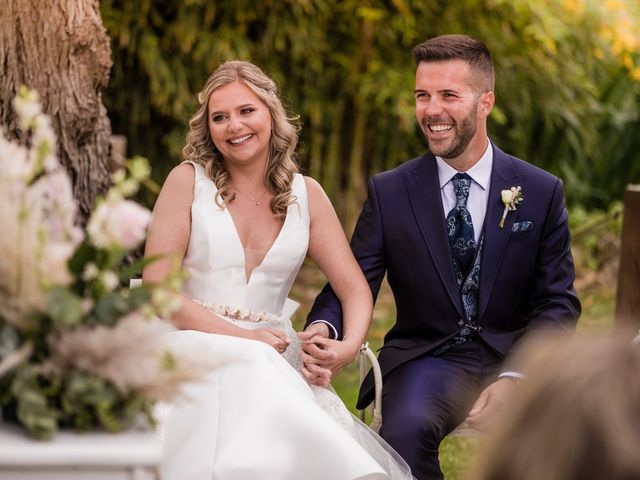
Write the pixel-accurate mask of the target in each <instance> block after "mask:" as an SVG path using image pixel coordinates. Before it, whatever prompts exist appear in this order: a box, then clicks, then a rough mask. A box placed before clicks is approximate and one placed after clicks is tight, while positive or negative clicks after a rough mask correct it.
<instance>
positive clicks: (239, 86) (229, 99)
mask: <svg viewBox="0 0 640 480" xmlns="http://www.w3.org/2000/svg"><path fill="white" fill-rule="evenodd" d="M208 110H209V118H208V125H209V133H210V135H211V139H212V140H213V143H214V144H215V146H216V148H217V149H218V150H219V151H220V153H221V154H222V157H223V158H224V160H225V162H227V163H231V164H247V163H252V162H260V163H262V162H266V161H267V153H268V152H269V139H270V137H271V116H270V113H269V109H268V108H267V106H266V105H265V104H264V103H263V102H262V101H261V100H260V99H259V98H258V96H257V95H256V94H255V93H254V92H253V91H252V90H251V89H250V88H249V87H248V86H247V85H245V84H244V83H241V82H233V83H229V84H227V85H224V86H222V87H220V88H218V89H217V90H215V91H214V92H213V93H212V94H211V96H210V97H209V104H208Z"/></svg>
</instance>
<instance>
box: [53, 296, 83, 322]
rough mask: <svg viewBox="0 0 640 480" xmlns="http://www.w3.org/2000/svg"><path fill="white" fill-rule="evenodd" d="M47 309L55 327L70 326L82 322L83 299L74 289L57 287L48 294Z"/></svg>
mask: <svg viewBox="0 0 640 480" xmlns="http://www.w3.org/2000/svg"><path fill="white" fill-rule="evenodd" d="M47 310H48V312H49V315H50V317H51V319H52V320H53V324H54V327H56V328H68V327H71V326H74V325H77V324H79V323H80V322H81V320H82V317H83V316H84V312H83V309H82V300H81V298H80V297H78V296H77V295H76V294H74V293H73V292H72V291H70V290H68V289H66V288H62V287H56V288H52V289H51V290H50V291H49V293H48V295H47Z"/></svg>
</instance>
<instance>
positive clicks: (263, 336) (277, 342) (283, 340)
mask: <svg viewBox="0 0 640 480" xmlns="http://www.w3.org/2000/svg"><path fill="white" fill-rule="evenodd" d="M249 332H251V333H250V335H249V338H251V339H252V340H258V341H259V342H264V343H266V344H267V345H271V346H272V347H273V348H275V349H276V350H277V351H278V352H279V353H283V352H284V351H285V350H286V349H287V347H288V346H289V344H290V343H291V340H290V339H289V337H287V335H286V333H284V332H283V331H280V330H277V329H275V328H256V329H254V330H249Z"/></svg>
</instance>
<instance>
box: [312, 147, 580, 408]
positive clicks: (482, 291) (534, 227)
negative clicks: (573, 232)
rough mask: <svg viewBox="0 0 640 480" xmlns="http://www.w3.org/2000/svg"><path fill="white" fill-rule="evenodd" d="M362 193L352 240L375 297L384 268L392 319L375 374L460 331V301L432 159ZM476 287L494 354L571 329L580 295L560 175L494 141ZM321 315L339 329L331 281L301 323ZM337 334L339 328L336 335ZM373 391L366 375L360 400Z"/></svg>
mask: <svg viewBox="0 0 640 480" xmlns="http://www.w3.org/2000/svg"><path fill="white" fill-rule="evenodd" d="M515 186H520V187H522V193H523V195H524V200H523V201H522V203H520V204H519V205H518V206H517V209H516V210H515V211H510V212H509V213H508V215H507V218H506V220H505V222H504V227H503V228H500V227H499V223H500V218H501V216H502V213H503V210H504V204H503V203H502V199H501V191H502V190H506V189H509V188H511V187H515ZM368 187H369V196H368V198H367V200H366V202H365V203H364V206H363V209H362V212H361V214H360V217H359V219H358V222H357V224H356V228H355V230H354V233H353V237H352V241H351V246H352V249H353V252H354V254H355V256H356V259H357V260H358V262H359V264H360V267H361V268H362V271H363V272H364V274H365V277H366V279H367V281H368V282H369V285H370V287H371V290H372V292H373V295H374V298H375V297H376V296H377V294H378V291H379V289H380V285H381V283H382V280H383V278H384V275H385V273H386V274H387V276H388V281H389V285H390V286H391V289H392V291H393V295H394V298H395V302H396V308H397V317H396V323H395V324H394V325H393V327H392V328H391V329H390V330H389V332H388V333H387V335H386V336H385V339H384V344H383V347H382V349H381V352H380V355H379V361H380V366H381V369H382V373H383V376H386V375H388V374H389V373H390V372H392V371H393V369H394V368H396V367H397V366H399V365H401V364H403V363H404V362H407V361H409V360H411V359H413V358H415V357H418V356H420V355H422V354H424V353H426V352H428V351H429V350H431V349H433V348H434V347H436V346H438V345H440V344H442V343H444V342H445V341H447V340H448V339H449V338H451V337H452V336H453V335H455V334H456V332H457V331H458V329H459V321H460V320H462V319H463V318H464V308H463V305H462V299H461V296H460V292H459V290H458V286H457V283H456V277H455V273H454V269H453V261H452V255H451V249H450V246H449V241H448V238H447V232H446V228H445V220H444V219H445V212H444V211H443V208H442V199H441V194H440V186H439V180H438V168H437V164H436V160H435V157H434V156H433V155H432V154H430V153H428V154H426V155H424V156H423V157H420V158H415V159H413V160H410V161H408V162H406V163H404V164H402V165H400V166H399V167H396V168H395V169H393V170H390V171H387V172H383V173H380V174H377V175H375V176H374V177H372V178H371V179H370V180H369V186H368ZM484 235H485V239H484V251H483V256H482V259H481V261H482V263H481V271H480V282H479V292H478V316H477V323H478V326H479V327H480V331H479V335H480V337H481V338H482V339H483V340H484V341H485V342H486V343H488V344H489V345H490V346H491V347H492V348H493V349H495V350H496V351H497V352H498V353H499V354H500V355H501V356H503V357H504V356H506V355H507V354H508V353H509V351H510V350H511V349H512V347H513V346H514V344H515V343H516V341H517V340H518V339H519V338H520V337H522V335H523V334H524V333H526V332H528V331H531V330H535V329H545V330H546V329H553V330H560V331H568V330H572V329H574V328H575V323H576V321H577V318H578V316H579V314H580V303H579V301H578V298H577V296H576V292H575V290H574V288H573V280H574V276H575V275H574V267H573V258H572V256H571V250H570V247H571V239H570V233H569V226H568V214H567V210H566V208H565V205H564V195H563V187H562V181H561V180H560V179H558V178H557V177H554V176H553V175H551V174H550V173H548V172H545V171H544V170H541V169H539V168H537V167H535V166H533V165H531V164H529V163H526V162H524V161H522V160H519V159H517V158H515V157H512V156H510V155H507V154H505V153H504V152H502V151H501V150H500V149H498V148H497V147H496V146H495V145H494V146H493V167H492V172H491V183H490V190H489V200H488V205H487V212H486V216H485V221H484ZM318 319H323V320H326V321H328V322H330V323H331V324H332V325H333V326H334V327H336V329H337V330H338V332H341V331H342V310H341V307H340V302H339V300H338V298H337V297H336V295H335V294H334V293H333V291H332V290H331V287H330V286H329V285H327V286H325V288H324V289H323V290H322V292H321V293H320V295H319V296H318V298H317V299H316V301H315V303H314V305H313V308H312V309H311V312H310V313H309V316H308V320H307V323H309V322H311V321H314V320H318ZM340 334H341V333H340ZM372 399H373V379H372V375H371V373H370V374H369V375H368V377H367V378H366V379H365V381H364V382H363V384H362V387H361V390H360V397H359V400H358V408H363V407H364V406H366V405H367V404H369V403H370V402H371V400H372Z"/></svg>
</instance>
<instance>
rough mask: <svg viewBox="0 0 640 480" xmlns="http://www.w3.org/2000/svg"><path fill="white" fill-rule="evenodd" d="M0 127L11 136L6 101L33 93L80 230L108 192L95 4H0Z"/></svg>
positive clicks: (24, 0) (105, 57)
mask: <svg viewBox="0 0 640 480" xmlns="http://www.w3.org/2000/svg"><path fill="white" fill-rule="evenodd" d="M1 3H2V8H0V65H1V66H2V72H1V73H0V125H2V126H3V127H4V128H5V130H6V131H7V133H9V135H13V136H16V135H17V133H16V118H15V114H14V112H13V108H12V106H11V100H12V99H13V97H14V96H15V95H16V93H17V92H18V90H19V88H20V86H21V85H23V84H24V85H26V86H28V87H29V88H32V89H35V90H37V91H38V93H39V95H40V101H41V102H42V105H43V110H44V112H45V113H47V114H48V115H49V116H50V117H51V121H52V125H53V128H54V130H55V132H56V134H57V136H58V146H57V147H58V157H59V158H60V162H61V163H62V164H63V165H64V166H65V168H66V169H67V171H68V172H69V174H70V176H71V179H72V181H73V186H74V195H75V198H76V199H77V201H78V204H79V207H80V218H79V219H78V221H79V223H80V224H84V223H85V221H86V219H87V216H88V214H89V212H90V210H91V207H92V205H93V201H94V199H95V197H96V195H98V194H101V193H104V191H105V190H106V188H107V186H108V185H109V181H110V180H109V171H108V167H107V163H108V156H109V136H110V134H111V124H110V122H109V119H108V118H107V111H106V108H105V107H104V105H103V104H102V94H101V90H102V89H103V88H104V87H106V85H107V82H108V79H109V71H110V69H111V46H110V43H109V37H108V36H107V33H106V31H105V29H104V27H103V25H102V19H101V17H100V11H99V8H98V1H97V0H1Z"/></svg>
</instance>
